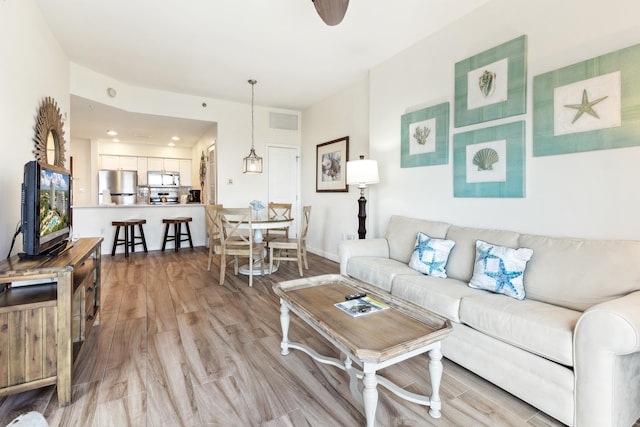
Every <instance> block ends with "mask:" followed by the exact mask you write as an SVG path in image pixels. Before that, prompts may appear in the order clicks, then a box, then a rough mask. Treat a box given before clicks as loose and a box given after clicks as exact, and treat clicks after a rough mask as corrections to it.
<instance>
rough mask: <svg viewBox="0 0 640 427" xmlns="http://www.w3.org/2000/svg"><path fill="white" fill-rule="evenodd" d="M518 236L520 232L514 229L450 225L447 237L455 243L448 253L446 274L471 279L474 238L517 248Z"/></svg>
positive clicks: (474, 248)
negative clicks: (504, 229)
mask: <svg viewBox="0 0 640 427" xmlns="http://www.w3.org/2000/svg"><path fill="white" fill-rule="evenodd" d="M519 236H520V233H516V232H514V231H503V230H490V229H484V228H473V227H458V226H455V225H452V226H450V227H449V229H448V230H447V239H449V240H453V241H454V242H456V245H455V246H454V248H453V250H452V251H451V255H449V261H448V262H447V276H448V277H452V278H454V279H458V280H463V281H465V282H468V281H469V280H471V276H472V275H473V265H474V263H475V260H476V240H484V241H485V242H489V243H493V244H494V245H500V246H507V247H509V248H517V247H518V237H519Z"/></svg>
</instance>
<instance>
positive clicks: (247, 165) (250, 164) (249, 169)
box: [242, 79, 262, 174]
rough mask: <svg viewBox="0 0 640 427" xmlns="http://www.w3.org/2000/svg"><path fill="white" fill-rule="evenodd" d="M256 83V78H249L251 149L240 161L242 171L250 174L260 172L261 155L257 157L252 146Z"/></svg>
mask: <svg viewBox="0 0 640 427" xmlns="http://www.w3.org/2000/svg"><path fill="white" fill-rule="evenodd" d="M256 83H258V82H257V81H256V80H253V79H251V80H249V84H250V85H251V151H249V155H248V156H247V157H245V158H244V159H243V161H242V173H252V174H258V173H262V157H258V155H257V154H256V150H255V148H253V88H254V87H255V85H256Z"/></svg>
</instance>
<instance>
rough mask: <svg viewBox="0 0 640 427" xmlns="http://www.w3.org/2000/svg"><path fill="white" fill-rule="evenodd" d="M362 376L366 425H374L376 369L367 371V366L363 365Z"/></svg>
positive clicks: (371, 426)
mask: <svg viewBox="0 0 640 427" xmlns="http://www.w3.org/2000/svg"><path fill="white" fill-rule="evenodd" d="M364 371H365V372H364V377H363V378H362V384H363V385H364V389H363V390H362V400H363V403H364V416H365V418H366V419H367V427H374V426H375V425H376V409H377V407H378V389H377V388H376V387H377V385H378V380H377V379H376V371H375V370H374V371H370V372H369V371H368V368H367V366H365V367H364Z"/></svg>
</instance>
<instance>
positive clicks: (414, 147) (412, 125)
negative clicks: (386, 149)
mask: <svg viewBox="0 0 640 427" xmlns="http://www.w3.org/2000/svg"><path fill="white" fill-rule="evenodd" d="M401 122H402V123H401V126H402V127H401V131H400V137H401V144H400V167H403V168H412V167H416V166H430V165H445V164H447V163H449V103H448V102H445V103H443V104H439V105H434V106H433V107H428V108H423V109H422V110H418V111H413V112H411V113H407V114H403V115H402V119H401Z"/></svg>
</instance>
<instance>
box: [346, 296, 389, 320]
mask: <svg viewBox="0 0 640 427" xmlns="http://www.w3.org/2000/svg"><path fill="white" fill-rule="evenodd" d="M334 305H335V306H336V307H338V308H339V309H340V310H342V311H343V312H345V313H347V314H348V315H349V316H351V317H360V316H364V315H365V314H371V313H376V312H378V311H382V310H386V309H387V308H389V306H388V305H387V304H385V303H382V302H380V301H377V300H375V299H373V298H371V297H369V296H364V297H362V298H358V299H352V300H348V301H342V302H337V303H335V304H334Z"/></svg>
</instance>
